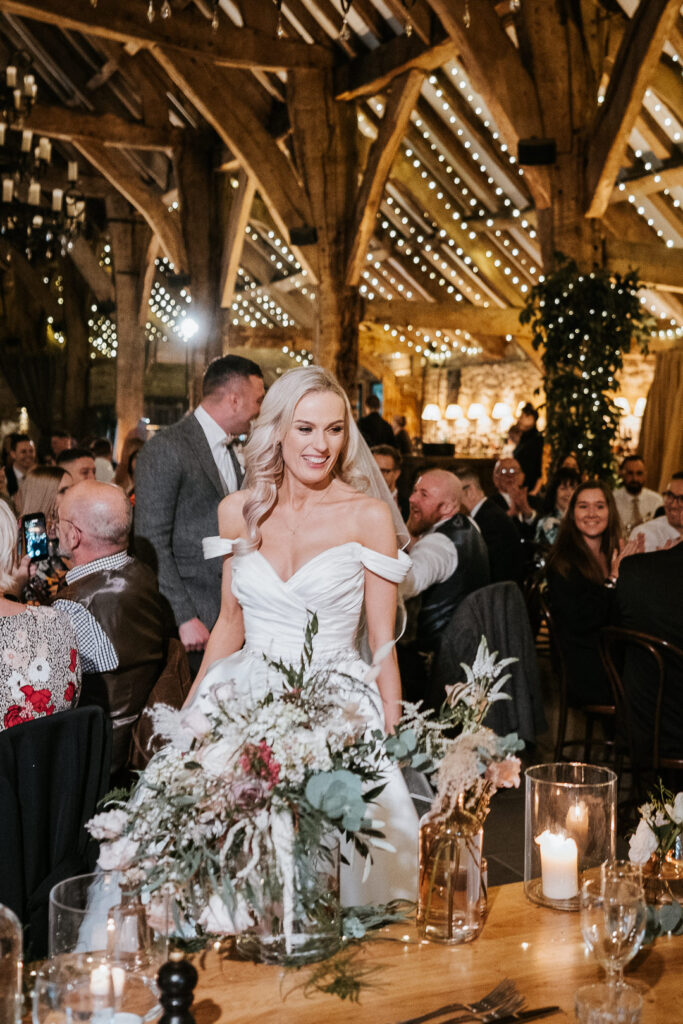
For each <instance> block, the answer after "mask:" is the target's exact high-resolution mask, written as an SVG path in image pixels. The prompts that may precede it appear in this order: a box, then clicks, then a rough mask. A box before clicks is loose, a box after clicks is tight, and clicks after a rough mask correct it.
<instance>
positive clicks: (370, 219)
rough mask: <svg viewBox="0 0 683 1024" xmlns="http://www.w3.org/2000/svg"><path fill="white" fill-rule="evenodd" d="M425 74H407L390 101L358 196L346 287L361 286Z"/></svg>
mask: <svg viewBox="0 0 683 1024" xmlns="http://www.w3.org/2000/svg"><path fill="white" fill-rule="evenodd" d="M423 81H424V72H423V71H415V70H413V71H407V72H406V73H405V74H404V75H401V76H400V77H399V78H397V79H396V80H395V81H394V84H393V85H392V87H391V91H390V93H389V96H388V98H387V102H386V105H385V109H384V116H383V118H382V120H381V122H380V125H379V130H378V132H377V138H376V139H375V141H374V142H373V143H372V146H371V147H370V153H369V154H368V160H367V163H366V165H365V169H364V171H363V177H362V180H361V184H360V189H359V190H358V195H357V196H356V202H355V208H354V212H353V218H352V224H353V227H352V230H351V235H350V240H351V244H350V250H349V254H348V258H347V263H346V284H347V285H349V286H350V287H354V286H355V285H357V284H358V282H359V280H360V276H361V273H362V270H363V267H364V265H365V257H366V253H367V251H368V247H369V245H370V239H371V238H372V235H373V233H374V230H375V227H376V222H377V211H378V210H379V204H380V203H381V201H382V195H383V193H384V186H385V184H386V180H387V176H388V174H389V171H390V170H391V165H392V163H393V162H394V157H395V156H396V153H397V151H398V147H399V146H400V144H401V139H402V138H403V136H404V135H405V132H406V128H407V127H408V122H409V120H410V115H411V113H412V111H413V109H414V107H415V104H416V103H417V98H418V96H419V95H420V89H421V88H422V82H423Z"/></svg>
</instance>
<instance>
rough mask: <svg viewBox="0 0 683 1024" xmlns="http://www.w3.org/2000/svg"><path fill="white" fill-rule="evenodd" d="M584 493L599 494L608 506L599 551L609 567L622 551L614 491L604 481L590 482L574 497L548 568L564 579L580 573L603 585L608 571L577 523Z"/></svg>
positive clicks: (552, 551)
mask: <svg viewBox="0 0 683 1024" xmlns="http://www.w3.org/2000/svg"><path fill="white" fill-rule="evenodd" d="M584 491H600V492H601V493H602V495H603V497H604V499H605V501H606V503H607V526H606V528H605V530H604V532H603V534H602V537H601V538H600V550H601V551H602V553H603V555H604V556H605V559H606V561H607V565H608V566H609V564H610V561H611V559H612V554H613V553H614V551H616V550H617V549H618V547H619V537H620V528H619V513H618V512H617V507H616V505H615V504H614V498H613V497H612V491H611V490H610V488H609V487H608V486H607V484H606V483H603V481H602V480H587V481H586V483H583V484H579V486H578V487H577V488H576V490H575V491H574V493H573V494H572V498H571V501H570V502H569V508H568V509H567V514H566V515H565V517H564V519H563V520H562V523H561V525H560V531H559V533H558V535H557V540H556V541H555V543H554V545H553V547H552V548H551V551H550V555H549V556H548V568H549V569H554V570H555V572H558V573H559V574H560V576H564V577H565V578H566V577H567V576H569V573H570V572H571V570H572V569H578V570H579V572H580V573H581V574H582V575H583V576H585V577H586V579H589V580H591V581H592V582H593V583H602V582H603V580H604V578H605V571H604V569H603V567H602V566H601V565H600V563H599V562H598V560H597V558H596V557H595V555H594V554H593V552H592V551H591V550H590V548H589V547H588V545H587V544H586V541H585V540H584V538H583V534H582V533H581V532H580V530H579V529H578V527H577V525H576V522H575V519H574V510H575V508H576V502H577V501H578V499H579V497H580V495H581V494H583V492H584Z"/></svg>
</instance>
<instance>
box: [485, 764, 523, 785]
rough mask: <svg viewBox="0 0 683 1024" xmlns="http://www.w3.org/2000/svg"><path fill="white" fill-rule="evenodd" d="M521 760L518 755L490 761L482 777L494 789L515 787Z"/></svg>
mask: <svg viewBox="0 0 683 1024" xmlns="http://www.w3.org/2000/svg"><path fill="white" fill-rule="evenodd" d="M521 767H522V762H521V761H520V759H519V758H518V757H506V758H505V760H504V761H490V762H489V764H488V766H487V768H486V771H485V772H484V778H485V779H486V781H487V782H492V783H493V785H494V787H495V788H496V789H511V788H512V787H513V786H514V787H515V789H517V787H518V786H519V772H520V769H521Z"/></svg>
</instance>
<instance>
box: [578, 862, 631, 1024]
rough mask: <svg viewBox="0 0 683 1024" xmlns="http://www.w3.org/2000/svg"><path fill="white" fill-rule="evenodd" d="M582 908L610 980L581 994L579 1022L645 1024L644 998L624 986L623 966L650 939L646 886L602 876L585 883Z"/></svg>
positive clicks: (586, 932) (591, 945)
mask: <svg viewBox="0 0 683 1024" xmlns="http://www.w3.org/2000/svg"><path fill="white" fill-rule="evenodd" d="M580 904H581V931H582V933H583V937H584V940H585V942H586V945H587V946H588V949H589V950H590V951H591V952H592V953H594V954H595V956H596V957H597V960H598V962H599V963H600V964H601V965H602V966H603V967H604V968H605V971H606V972H607V981H606V983H603V984H598V985H589V986H585V987H584V988H582V989H579V991H578V992H577V994H576V1009H577V1014H578V1015H579V1020H582V1021H584V1020H585V1021H590V1022H591V1024H611V1022H612V1021H614V1022H616V1021H619V1022H620V1024H622V1022H623V1024H631V1022H634V1024H635V1022H636V1021H638V1020H639V1019H640V1008H641V1005H642V998H641V996H640V993H639V992H638V991H637V990H636V989H635V988H633V986H631V985H628V984H626V982H625V981H624V967H625V966H626V964H627V963H629V961H630V960H632V959H633V957H634V956H635V955H636V953H637V952H638V950H639V949H640V946H641V943H642V941H643V938H644V936H645V923H646V916H647V914H646V910H647V908H646V904H645V896H644V894H643V887H642V884H641V883H640V882H639V881H638V880H637V879H635V878H633V877H627V876H622V875H619V874H617V873H614V874H610V873H609V872H607V873H605V872H603V873H602V874H601V877H600V878H591V879H588V880H587V881H585V882H584V883H583V886H582V888H581V896H580Z"/></svg>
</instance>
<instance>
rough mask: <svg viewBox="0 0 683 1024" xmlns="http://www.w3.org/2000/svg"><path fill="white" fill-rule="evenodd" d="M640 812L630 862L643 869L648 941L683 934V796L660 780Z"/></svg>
mask: <svg viewBox="0 0 683 1024" xmlns="http://www.w3.org/2000/svg"><path fill="white" fill-rule="evenodd" d="M638 812H639V814H640V821H639V822H638V826H637V828H636V830H635V832H634V833H633V834H632V836H631V838H630V840H629V859H630V860H631V861H632V862H633V863H634V864H642V866H643V882H644V888H645V896H646V898H647V901H648V904H650V905H649V906H648V919H647V932H646V942H647V941H652V940H653V939H654V938H656V937H657V935H661V934H665V933H671V932H673V933H675V934H677V935H681V934H683V906H681V900H682V899H683V793H676V794H675V795H674V793H672V792H671V791H670V790H668V789H666V788H665V787H664V786H663V785H662V783H661V781H660V782H659V784H658V786H657V787H656V788H655V789H654V790H653V791H652V792H650V793H649V794H648V800H647V802H646V803H644V804H642V805H641V806H640V807H639V808H638Z"/></svg>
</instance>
